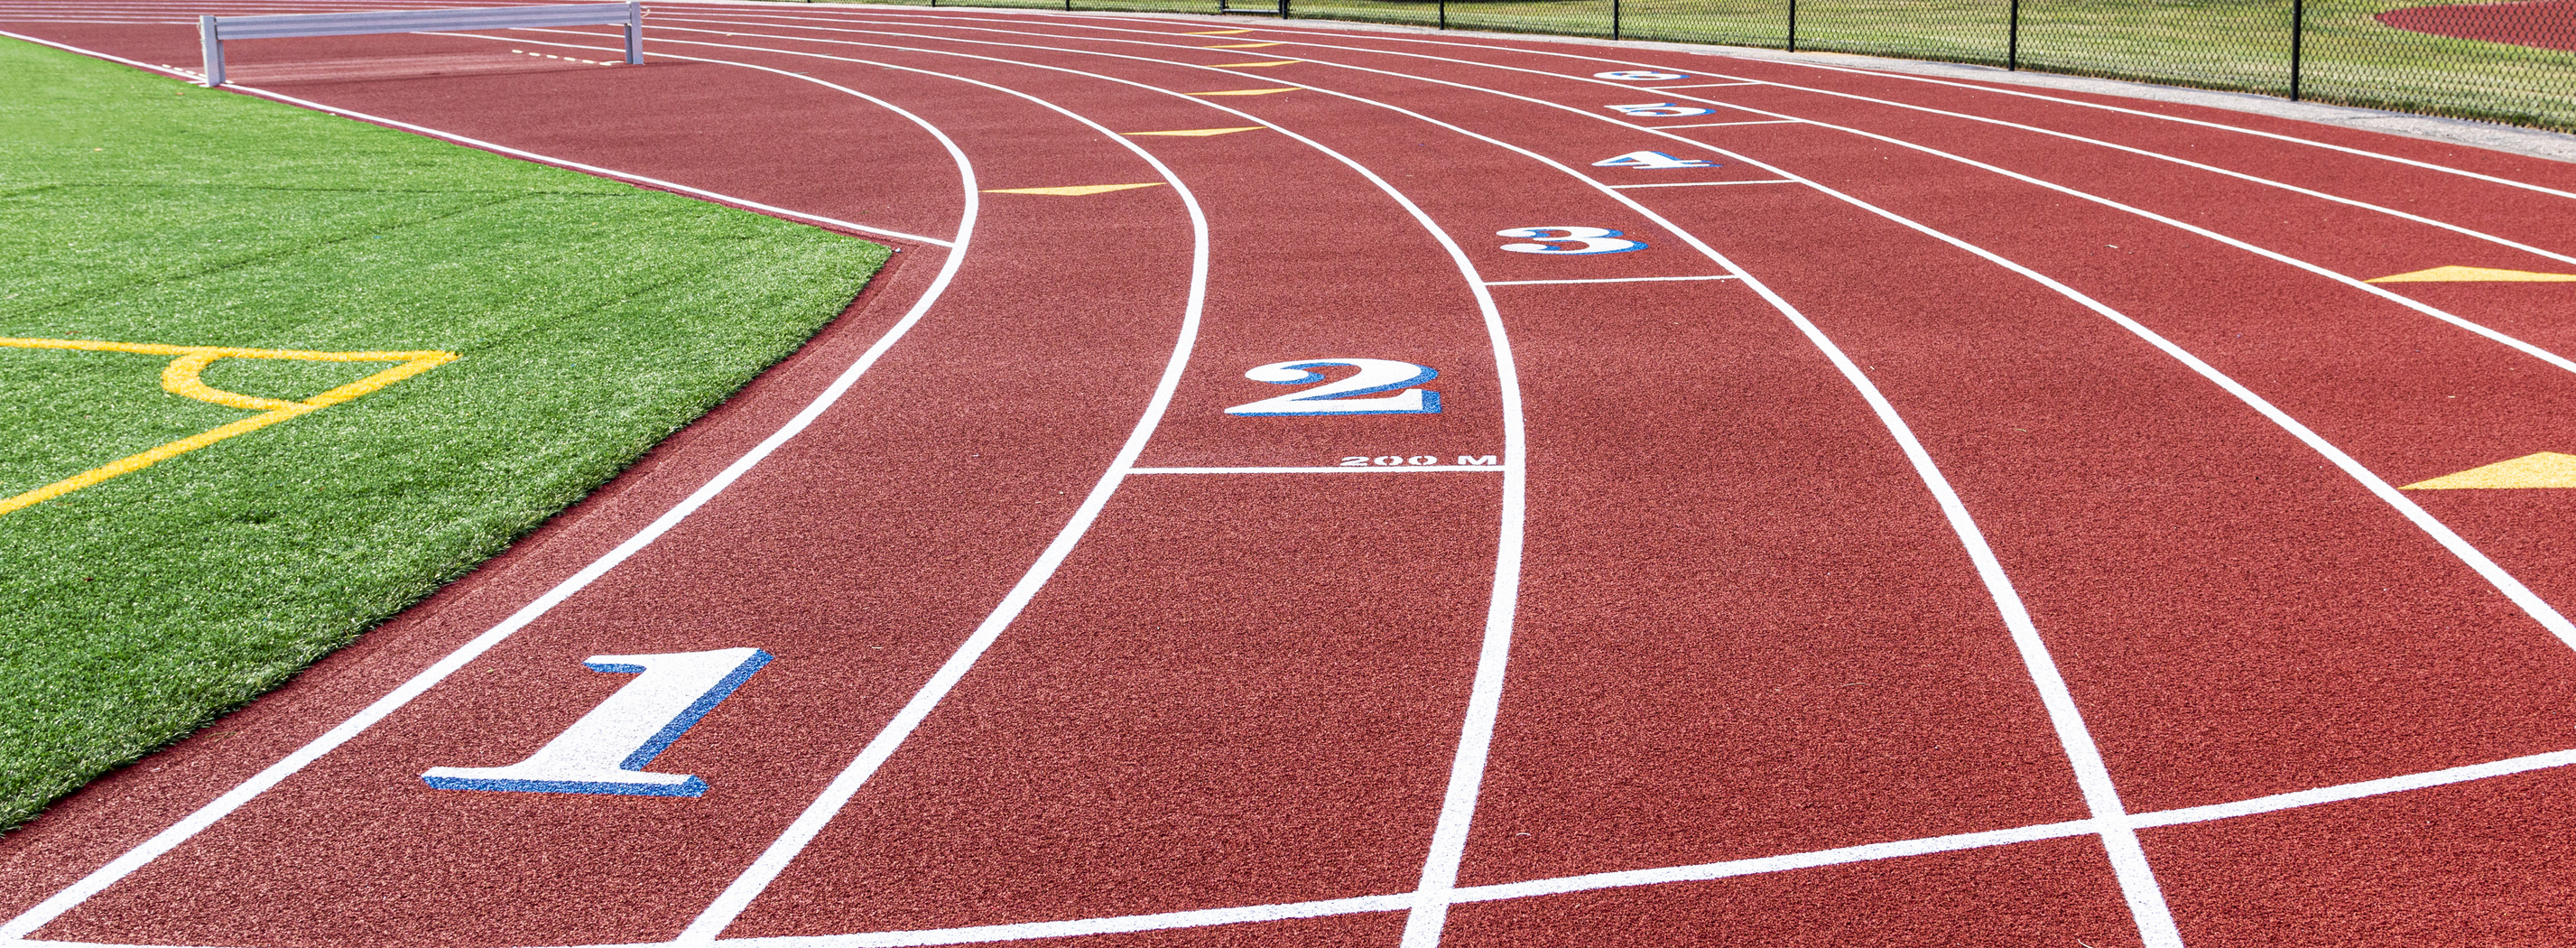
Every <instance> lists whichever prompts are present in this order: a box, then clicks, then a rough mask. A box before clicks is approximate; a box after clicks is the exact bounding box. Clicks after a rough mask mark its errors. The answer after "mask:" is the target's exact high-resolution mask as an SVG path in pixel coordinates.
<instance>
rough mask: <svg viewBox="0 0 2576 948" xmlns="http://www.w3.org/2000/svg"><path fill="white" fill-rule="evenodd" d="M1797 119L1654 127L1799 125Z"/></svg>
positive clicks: (1660, 126)
mask: <svg viewBox="0 0 2576 948" xmlns="http://www.w3.org/2000/svg"><path fill="white" fill-rule="evenodd" d="M1798 124H1803V123H1801V122H1799V121H1798V120H1797V119H1756V120H1753V121H1750V122H1700V123H1698V124H1694V125H1655V126H1649V127H1652V128H1726V127H1728V126H1732V125H1798Z"/></svg>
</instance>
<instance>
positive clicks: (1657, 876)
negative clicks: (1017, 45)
mask: <svg viewBox="0 0 2576 948" xmlns="http://www.w3.org/2000/svg"><path fill="white" fill-rule="evenodd" d="M2571 764H2576V750H2561V751H2550V752H2546V753H2540V754H2530V755H2526V756H2522V757H2513V758H2507V759H2504V760H2498V761H2489V762H2487V763H2482V764H2468V765H2465V766H2460V767H2451V768H2446V769H2443V770H2434V771H2426V772H2422V773H2413V774H2404V775H2400V776H2395V777H2384V778H2381V779H2377V780H2365V781H2361V782H2358V783H2348V784H2338V785H2335V786H2329V787H2319V788H2316V789H2312V790H2300V791H2296V792H2292V793H2278V794H2272V795H2270V796H2263V797H2255V798H2252V799H2248V800H2236V801H2230V802H2227V803H2215V804H2210V805H2206V806H2196V807H2184V808H2181V809H2175V810H2155V811H2149V812H2145V813H2135V814H2131V815H2130V816H2129V823H2130V825H2131V826H2134V827H2138V828H2142V829H2157V828H2162V827H2168V826H2184V825H2189V824H2194V823H2209V822H2216V821H2220V820H2228V819H2236V818H2239V817H2245V816H2254V815H2259V814H2263V813H2277V812H2281V811H2284V810H2291V809H2299V808H2304V807H2310V806H2321V805H2325V804H2331V803H2344V802H2350V801H2353V800H2362V799H2367V798H2370V797H2375V796H2385V795H2390V794H2396V793H2405V792H2409V791H2413V790H2422V789H2429V788H2432V787H2439V786H2447V785H2450V784H2456V783H2467V782H2470V781H2475V780H2485V779H2490V778H2494V777H2504V776H2511V775H2514V774H2521V773H2531V772H2535V771H2540V770H2548V769H2553V768H2558V767H2565V766H2569V765H2571ZM2096 832H2099V830H2098V829H2097V828H2096V826H2095V824H2094V821H2093V820H2089V819H2087V820H2067V821H2063V822H2057V823H2035V824H2029V825H2024V826H2015V827H2008V828H2005V829H1997V830H1984V831H1980V832H1973V833H1955V834H1950V835H1945V836H1929V837H1921V838H1916V839H1901V840H1889V841H1886V842H1878V843H1864V844H1861V845H1857V846H1840V847H1835V848H1832V849H1818V850H1805V851H1800V852H1793V853H1781V854H1777V855H1771V856H1757V857H1753V858H1749V859H1731V860H1726V861H1723V862H1710V863H1696V864H1691V865H1680V866H1662V867H1657V868H1652V869H1632V870H1625V871H1619V872H1599V873H1590V874H1586V875H1579V876H1557V877H1553V878H1546V879H1530V880H1527V881H1523V882H1506V883H1499V884H1495V885H1481V886H1469V887H1466V888H1462V889H1457V890H1454V892H1453V893H1452V896H1453V899H1454V900H1455V901H1457V902H1462V903H1463V902H1493V901H1503V900H1507V899H1522V898H1537V897H1544V896H1549V895H1564V894H1570V893H1575V892H1591V891H1598V890H1602V889H1619V888H1641V887H1646V886H1657V885H1670V884H1673V883H1677V882H1701V881H1709V880H1715V879H1726V878H1735V877H1740V876H1748V875H1761V874H1767V873H1773V872H1787V871H1792V870H1797V869H1811V868H1818V867H1823V866H1833V865H1845V864H1850V863H1859V862H1876V861H1879V860H1885V859H1901V858H1905V857H1909V856H1919V855H1930V854H1935V853H1944V852H1960V851H1965V850H1970V849H1984V848H1993V847H1998V846H2011V845H2018V844H2021V843H2027V842H2037V841H2040V840H2048V839H2064V838H2067V837H2070V836H2086V835H2091V834H2093V833H2096ZM1411 906H1412V896H1411V895H1410V894H1405V893H1394V894H1381V895H1365V896H1354V897H1348V898H1338V899H1318V900H1315V901H1310V902H1282V903H1273V904H1267V905H1244V906H1233V907H1228V908H1215V909H1195V910H1190V911H1180V912H1156V913H1150V914H1144V915H1112V916H1103V917H1098V918H1083V919H1065V920H1060V921H1046V922H1021V923H1016V924H1007V925H970V926H965V927H960V928H934V929H914V930H909V931H886V932H853V933H848V934H836V935H797V936H786V937H767V938H725V939H719V940H717V942H716V944H717V945H721V946H725V948H877V946H924V945H963V944H979V943H987V942H995V941H1017V940H1023V939H1034V938H1057V937H1067V936H1078V935H1101V934H1115V933H1125V932H1144V931H1166V930H1170V929H1176V928H1204V927H1212V926H1218V925H1241V924H1248V923H1256V922H1267V921H1280V920H1285V919H1297V918H1322V917H1328V916H1334V915H1357V914H1365V913H1371V912H1400V911H1404V910H1406V909H1407V908H1410V907H1411ZM672 944H673V943H672V942H619V943H613V944H599V945H586V946H577V948H651V946H670V945H672ZM0 948H173V946H169V945H125V944H110V943H103V942H73V941H36V940H24V941H9V942H0Z"/></svg>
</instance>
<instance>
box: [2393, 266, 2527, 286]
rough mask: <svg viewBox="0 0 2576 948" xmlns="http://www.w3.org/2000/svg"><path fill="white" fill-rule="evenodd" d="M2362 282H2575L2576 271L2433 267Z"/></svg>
mask: <svg viewBox="0 0 2576 948" xmlns="http://www.w3.org/2000/svg"><path fill="white" fill-rule="evenodd" d="M2362 282H2364V283H2576V273H2533V272H2531V271H2529V270H2490V269H2487V268H2485V267H2434V268H2433V269H2430V270H2417V271H2415V272H2413V273H2400V274H2398V275H2396V276H2384V277H2380V278H2379V279H2376V280H2364V281H2362Z"/></svg>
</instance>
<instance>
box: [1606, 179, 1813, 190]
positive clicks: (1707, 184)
mask: <svg viewBox="0 0 2576 948" xmlns="http://www.w3.org/2000/svg"><path fill="white" fill-rule="evenodd" d="M1796 183H1798V182H1795V181H1791V180H1789V179H1787V178H1763V179H1761V180H1758V181H1681V182H1676V183H1671V184H1613V185H1608V187H1613V188H1618V189H1620V190H1622V191H1624V190H1627V189H1630V188H1713V187H1717V186H1719V185H1727V184H1796Z"/></svg>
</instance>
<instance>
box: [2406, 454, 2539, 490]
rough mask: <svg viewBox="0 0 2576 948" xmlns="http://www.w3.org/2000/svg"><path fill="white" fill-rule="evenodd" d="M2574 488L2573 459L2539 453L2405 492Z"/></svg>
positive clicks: (2410, 486) (2417, 484)
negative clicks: (2508, 488)
mask: <svg viewBox="0 0 2576 948" xmlns="http://www.w3.org/2000/svg"><path fill="white" fill-rule="evenodd" d="M2506 487H2576V455H2570V454H2558V453H2555V452H2550V451H2542V452H2540V453H2539V454H2528V455H2524V456H2522V457H2518V458H2515V459H2513V460H2510V461H2497V462H2495V463H2494V464H2489V465H2487V466H2485V467H2473V468H2470V469H2468V470H2465V471H2461V472H2460V473H2457V474H2445V475H2443V476H2441V477H2436V478H2434V479H2432V480H2429V481H2417V482H2415V483H2413V484H2408V485H2406V487H2405V489H2406V490H2474V489H2481V488H2485V489H2494V488H2506Z"/></svg>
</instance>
